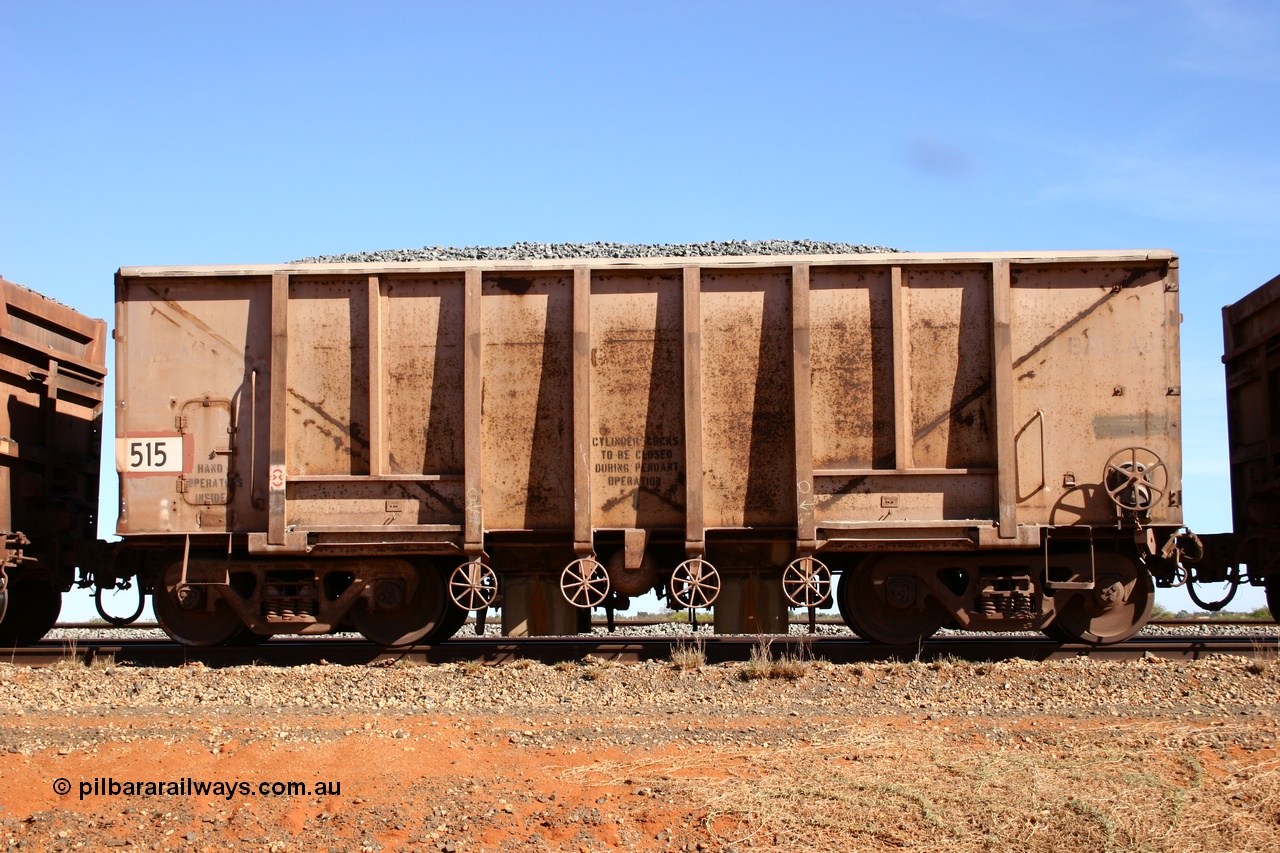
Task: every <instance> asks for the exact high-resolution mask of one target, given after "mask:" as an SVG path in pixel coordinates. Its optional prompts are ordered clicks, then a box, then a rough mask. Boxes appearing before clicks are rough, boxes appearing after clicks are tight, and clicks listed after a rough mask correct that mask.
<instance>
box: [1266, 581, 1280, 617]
mask: <svg viewBox="0 0 1280 853" xmlns="http://www.w3.org/2000/svg"><path fill="white" fill-rule="evenodd" d="M1267 607H1269V608H1271V618H1272V619H1274V620H1275V621H1276V622H1280V575H1272V576H1271V577H1269V578H1267Z"/></svg>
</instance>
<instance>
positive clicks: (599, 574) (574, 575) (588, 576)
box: [560, 557, 609, 609]
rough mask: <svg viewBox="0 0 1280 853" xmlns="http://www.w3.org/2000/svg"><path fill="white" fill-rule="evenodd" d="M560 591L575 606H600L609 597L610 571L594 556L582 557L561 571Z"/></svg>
mask: <svg viewBox="0 0 1280 853" xmlns="http://www.w3.org/2000/svg"><path fill="white" fill-rule="evenodd" d="M560 592H561V594H563V595H564V598H565V601H567V602H569V603H570V604H572V605H573V606H574V607H580V608H583V609H588V608H591V607H599V606H600V605H601V604H603V603H604V600H605V599H606V598H608V597H609V573H608V572H606V571H605V570H604V566H603V565H601V563H600V561H599V560H597V559H595V558H594V557H582V558H580V559H577V560H574V561H573V562H572V563H570V564H569V565H567V566H565V567H564V571H563V572H561V573H560Z"/></svg>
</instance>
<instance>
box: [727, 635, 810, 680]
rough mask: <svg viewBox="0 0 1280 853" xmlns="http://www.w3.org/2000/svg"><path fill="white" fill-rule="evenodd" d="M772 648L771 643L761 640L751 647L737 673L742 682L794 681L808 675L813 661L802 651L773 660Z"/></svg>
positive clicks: (788, 653)
mask: <svg viewBox="0 0 1280 853" xmlns="http://www.w3.org/2000/svg"><path fill="white" fill-rule="evenodd" d="M772 646H773V643H772V641H770V640H761V641H760V642H759V643H757V644H756V645H755V646H754V647H752V649H751V656H750V657H749V658H748V659H747V662H746V663H744V664H743V665H742V669H741V670H740V672H739V675H740V676H741V678H742V680H743V681H752V680H755V679H757V678H785V679H789V680H792V681H794V680H795V679H798V678H803V677H804V676H806V675H808V674H809V669H810V668H811V667H812V666H813V661H812V660H810V659H809V657H808V655H807V654H806V653H805V652H804V651H803V650H802V651H801V652H800V653H799V654H792V653H790V652H787V653H784V654H782V655H781V656H779V657H778V658H777V659H776V660H775V659H774V657H773V652H772Z"/></svg>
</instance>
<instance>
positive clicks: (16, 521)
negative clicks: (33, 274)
mask: <svg viewBox="0 0 1280 853" xmlns="http://www.w3.org/2000/svg"><path fill="white" fill-rule="evenodd" d="M105 359H106V323H105V322H103V321H102V320H95V319H93V318H90V317H86V316H85V315H83V314H80V313H79V312H77V311H75V310H73V309H71V308H69V307H67V306H65V305H62V304H60V303H58V302H56V301H54V300H52V299H49V298H48V297H45V296H42V295H41V294H39V293H36V292H35V291H33V290H30V289H28V288H26V287H23V286H21V285H19V284H15V283H13V282H10V281H6V280H4V279H0V385H2V386H3V388H4V392H5V395H6V398H7V400H8V404H7V405H6V406H5V407H4V408H3V409H0V533H12V532H21V533H23V534H25V535H27V536H28V537H29V538H30V539H31V541H32V544H31V545H30V546H28V547H27V548H26V555H27V556H28V557H33V556H34V557H36V558H38V559H40V560H41V561H42V563H41V564H42V565H43V566H44V567H45V568H48V569H51V570H54V571H58V570H63V571H69V570H70V565H69V561H73V560H74V559H76V557H75V555H74V553H73V551H72V549H70V548H67V549H65V550H63V549H62V547H61V546H64V545H66V544H68V543H72V542H88V541H92V540H93V539H94V538H95V536H96V525H97V511H98V485H97V484H98V470H99V463H100V457H101V452H102V451H101V446H102V404H103V382H104V379H105V376H106V364H105ZM55 556H57V557H60V561H59V562H56V563H55V561H54V560H53V559H52V558H54V557H55ZM10 571H13V569H12V568H11V570H10ZM59 580H60V581H61V580H62V578H59ZM67 582H70V578H69V577H68V578H67Z"/></svg>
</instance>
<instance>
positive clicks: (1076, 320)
mask: <svg viewBox="0 0 1280 853" xmlns="http://www.w3.org/2000/svg"><path fill="white" fill-rule="evenodd" d="M1150 275H1159V271H1158V270H1153V269H1150V268H1144V267H1139V268H1137V269H1131V270H1129V274H1128V275H1126V276H1125V277H1124V279H1123V280H1121V281H1120V282H1118V283H1116V284H1112V285H1103V286H1105V287H1110V288H1112V289H1110V290H1108V291H1107V292H1106V293H1104V294H1102V297H1101V298H1100V299H1098V300H1097V301H1096V302H1094V303H1093V304H1092V305H1090V306H1088V307H1087V308H1085V309H1084V310H1083V311H1081V312H1079V313H1078V314H1076V315H1075V316H1074V317H1072V318H1071V319H1070V320H1068V321H1067V322H1066V323H1064V324H1062V325H1061V326H1059V327H1058V329H1057V330H1056V331H1054V333H1053V334H1051V335H1049V336H1048V337H1046V338H1045V339H1044V340H1042V341H1040V342H1039V343H1038V344H1036V345H1035V346H1033V347H1032V348H1031V349H1030V350H1028V351H1027V352H1026V354H1025V355H1022V356H1021V357H1019V358H1016V359H1014V361H1013V369H1014V370H1017V369H1018V368H1019V367H1021V366H1022V365H1024V364H1026V363H1027V360H1028V359H1030V358H1032V357H1034V356H1035V354H1036V353H1038V352H1040V351H1041V350H1043V349H1044V348H1045V347H1047V346H1049V344H1051V343H1053V342H1054V341H1055V340H1057V339H1058V338H1060V337H1062V335H1064V334H1065V333H1066V332H1068V331H1070V330H1071V329H1072V328H1074V327H1075V326H1078V325H1079V324H1080V323H1081V321H1083V320H1084V319H1085V318H1086V317H1088V316H1089V315H1090V314H1092V313H1093V312H1095V311H1097V310H1098V309H1099V308H1101V307H1102V306H1103V305H1105V304H1106V303H1107V302H1108V301H1109V300H1110V299H1111V297H1113V296H1115V295H1116V294H1118V293H1122V292H1124V290H1125V288H1128V287H1132V286H1133V285H1134V284H1136V283H1138V282H1139V281H1140V280H1141V279H1142V278H1143V277H1144V276H1150ZM1015 281H1016V278H1015ZM1115 288H1119V290H1116V289H1115ZM1023 375H1024V376H1025V375H1027V374H1023ZM1030 375H1031V376H1034V375H1035V373H1034V372H1033V373H1031V374H1030ZM1018 378H1019V379H1021V378H1022V377H1021V376H1019V377H1018Z"/></svg>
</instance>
